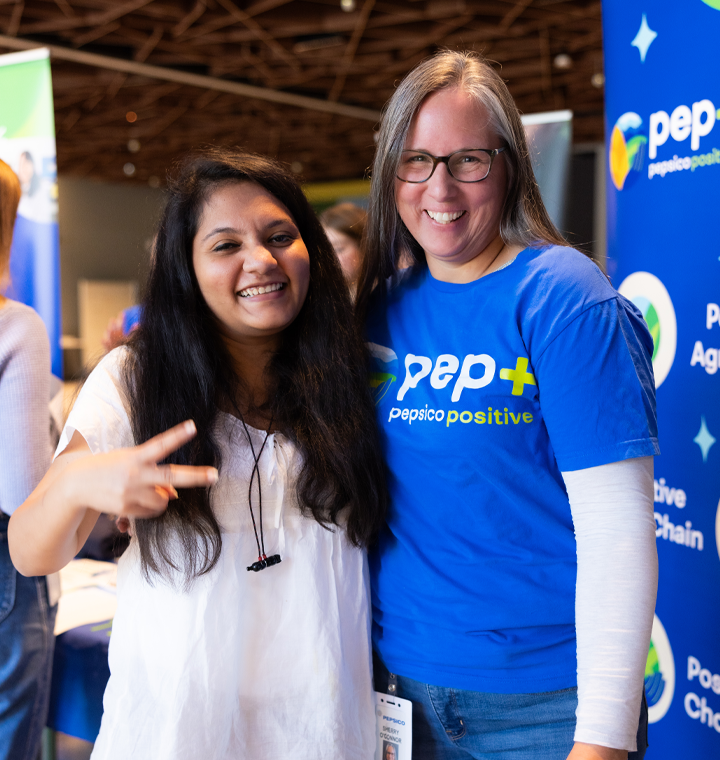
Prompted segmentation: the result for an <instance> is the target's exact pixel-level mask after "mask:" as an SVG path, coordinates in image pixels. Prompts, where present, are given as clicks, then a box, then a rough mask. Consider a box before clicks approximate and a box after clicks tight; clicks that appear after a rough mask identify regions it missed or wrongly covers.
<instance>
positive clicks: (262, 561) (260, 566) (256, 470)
mask: <svg viewBox="0 0 720 760" xmlns="http://www.w3.org/2000/svg"><path fill="white" fill-rule="evenodd" d="M240 422H242V426H243V430H244V431H245V436H246V437H247V440H248V443H249V444H250V451H251V452H252V457H253V461H254V464H253V468H252V473H251V474H250V485H249V486H248V508H249V509H250V517H251V519H252V525H253V531H254V533H255V543H256V544H257V549H258V558H257V560H256V561H255V562H253V563H252V565H250V567H248V570H251V571H252V572H254V573H258V572H260V570H264V569H265V568H266V567H272V566H273V565H277V564H279V563H280V562H281V561H282V560H281V558H280V555H279V554H272V555H270V556H269V557H268V556H267V554H265V535H264V532H263V519H262V482H261V479H260V457H261V456H262V453H263V451H264V450H265V444H266V443H267V440H268V438H269V437H270V428H272V424H273V421H272V418H270V424H269V425H268V429H267V431H266V432H265V439H264V440H263V442H262V446H261V447H260V451H259V452H258V453H257V456H255V447H254V446H253V442H252V438H251V437H250V431H249V430H248V428H247V425H246V424H245V420H244V419H243V416H242V414H241V415H240ZM255 475H257V481H258V521H259V522H260V535H259V536H258V529H257V524H256V523H255V512H254V511H253V503H252V487H253V480H254V479H255Z"/></svg>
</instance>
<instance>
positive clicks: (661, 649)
mask: <svg viewBox="0 0 720 760" xmlns="http://www.w3.org/2000/svg"><path fill="white" fill-rule="evenodd" d="M674 695H675V659H674V658H673V653H672V648H671V647H670V640H669V639H668V637H667V633H665V628H663V624H662V623H661V622H660V619H659V618H658V616H657V615H655V618H654V620H653V627H652V635H651V637H650V649H649V651H648V657H647V662H646V665H645V697H646V698H647V703H648V721H649V722H650V723H657V722H658V721H659V720H661V719H662V718H664V717H665V713H666V712H667V711H668V709H669V708H670V705H671V704H672V701H673V696H674Z"/></svg>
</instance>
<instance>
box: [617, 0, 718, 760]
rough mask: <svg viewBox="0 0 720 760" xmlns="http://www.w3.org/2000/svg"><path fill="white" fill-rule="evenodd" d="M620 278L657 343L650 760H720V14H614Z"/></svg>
mask: <svg viewBox="0 0 720 760" xmlns="http://www.w3.org/2000/svg"><path fill="white" fill-rule="evenodd" d="M603 31H604V45H605V77H606V84H605V88H606V89H605V106H606V138H607V155H608V162H607V186H608V193H607V206H608V273H609V274H610V275H611V277H612V279H613V282H614V283H615V284H616V285H618V286H619V290H620V292H622V293H623V294H624V295H626V296H628V297H629V298H630V299H632V300H633V301H634V302H635V304H637V306H638V307H639V308H640V310H641V311H642V312H643V315H644V316H645V320H646V321H647V323H648V326H649V328H650V331H651V333H652V335H653V340H654V343H655V346H654V354H653V366H654V369H655V377H656V384H657V387H658V414H659V424H660V446H661V449H662V455H661V456H660V457H658V458H657V459H656V460H655V523H656V535H657V544H658V554H659V557H660V586H659V591H658V603H657V610H656V612H657V614H656V618H655V625H654V627H653V634H652V642H651V645H650V652H649V656H648V661H647V667H646V671H645V690H646V694H647V697H648V703H649V707H650V721H651V725H650V730H649V738H650V750H649V751H648V757H650V756H652V758H653V760H671V759H672V760H678V758H697V759H698V760H709V759H710V758H719V757H720V444H718V439H720V373H718V354H719V353H720V235H718V231H717V222H716V220H717V216H716V214H717V213H718V211H717V205H718V201H717V199H718V195H719V193H718V190H719V189H720V75H719V72H720V0H685V1H684V2H682V3H678V2H677V1H676V0H654V1H653V2H650V1H649V0H643V1H642V2H640V1H639V0H603Z"/></svg>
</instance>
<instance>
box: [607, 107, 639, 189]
mask: <svg viewBox="0 0 720 760" xmlns="http://www.w3.org/2000/svg"><path fill="white" fill-rule="evenodd" d="M647 143H648V138H647V134H646V132H645V129H644V128H643V120H642V119H641V118H640V116H638V114H636V113H635V112H634V111H628V112H627V113H624V114H623V115H622V116H621V117H620V118H619V119H618V120H617V121H616V122H615V126H614V127H613V129H612V133H611V134H610V149H609V150H608V156H609V161H610V176H611V178H612V181H613V185H615V187H616V188H617V189H618V190H622V189H624V188H625V187H628V186H630V185H632V184H634V183H635V182H636V181H637V178H638V177H639V176H640V172H641V171H642V168H643V163H644V161H645V147H646V145H647Z"/></svg>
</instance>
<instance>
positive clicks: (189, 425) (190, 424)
mask: <svg viewBox="0 0 720 760" xmlns="http://www.w3.org/2000/svg"><path fill="white" fill-rule="evenodd" d="M185 431H186V432H187V433H195V432H196V428H195V423H194V422H193V421H192V420H188V421H187V422H186V423H185Z"/></svg>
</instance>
